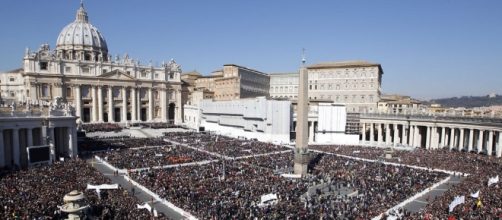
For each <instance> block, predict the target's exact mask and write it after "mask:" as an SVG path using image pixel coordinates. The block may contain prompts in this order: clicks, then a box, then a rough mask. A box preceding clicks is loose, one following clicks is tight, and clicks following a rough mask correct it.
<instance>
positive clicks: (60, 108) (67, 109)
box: [0, 97, 75, 116]
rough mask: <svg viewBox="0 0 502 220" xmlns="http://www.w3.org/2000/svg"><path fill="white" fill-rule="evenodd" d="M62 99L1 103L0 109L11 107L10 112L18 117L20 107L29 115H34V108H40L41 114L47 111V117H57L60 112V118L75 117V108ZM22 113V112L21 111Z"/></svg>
mask: <svg viewBox="0 0 502 220" xmlns="http://www.w3.org/2000/svg"><path fill="white" fill-rule="evenodd" d="M62 100H63V99H62V98H61V97H55V98H54V100H53V101H45V100H26V101H20V102H14V101H13V102H11V103H10V104H7V103H0V107H4V108H5V107H10V112H11V115H12V116H15V115H16V112H18V111H19V110H18V109H17V108H18V106H23V107H25V110H24V112H25V113H27V114H30V113H32V110H33V108H34V107H36V108H38V109H39V111H40V112H45V110H47V116H51V115H55V113H56V112H60V114H58V115H59V116H75V108H74V107H73V106H72V105H71V104H70V103H65V102H63V101H62ZM19 112H22V111H19Z"/></svg>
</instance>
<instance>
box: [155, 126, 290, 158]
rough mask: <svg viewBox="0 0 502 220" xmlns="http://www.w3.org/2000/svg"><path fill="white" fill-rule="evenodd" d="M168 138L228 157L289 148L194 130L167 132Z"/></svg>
mask: <svg viewBox="0 0 502 220" xmlns="http://www.w3.org/2000/svg"><path fill="white" fill-rule="evenodd" d="M164 135H165V137H166V138H167V139H168V140H171V141H175V142H178V143H182V144H188V145H190V146H192V147H196V148H200V149H203V150H206V151H210V152H214V153H218V154H221V155H224V156H228V157H240V156H249V155H256V154H265V153H271V152H277V151H284V150H289V149H288V148H285V147H283V146H279V145H274V144H271V143H264V142H259V141H256V140H246V139H236V138H230V137H225V136H221V135H214V134H207V133H196V132H167V133H164Z"/></svg>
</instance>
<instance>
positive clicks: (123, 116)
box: [120, 87, 127, 123]
mask: <svg viewBox="0 0 502 220" xmlns="http://www.w3.org/2000/svg"><path fill="white" fill-rule="evenodd" d="M120 93H121V94H122V114H121V116H120V121H121V122H123V123H125V122H126V121H127V89H126V87H122V91H121V92H120Z"/></svg>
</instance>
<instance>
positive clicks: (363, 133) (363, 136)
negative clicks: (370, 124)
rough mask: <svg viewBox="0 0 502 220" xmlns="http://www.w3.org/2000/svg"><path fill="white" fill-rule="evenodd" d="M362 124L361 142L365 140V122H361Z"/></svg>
mask: <svg viewBox="0 0 502 220" xmlns="http://www.w3.org/2000/svg"><path fill="white" fill-rule="evenodd" d="M362 124H363V128H362V139H363V142H365V141H366V123H362Z"/></svg>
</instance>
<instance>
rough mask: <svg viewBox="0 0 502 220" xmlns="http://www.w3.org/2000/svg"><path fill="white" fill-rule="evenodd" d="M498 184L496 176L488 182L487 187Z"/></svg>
mask: <svg viewBox="0 0 502 220" xmlns="http://www.w3.org/2000/svg"><path fill="white" fill-rule="evenodd" d="M498 182H499V176H498V175H497V176H496V177H492V178H490V179H489V180H488V186H491V185H493V184H495V183H498Z"/></svg>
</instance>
